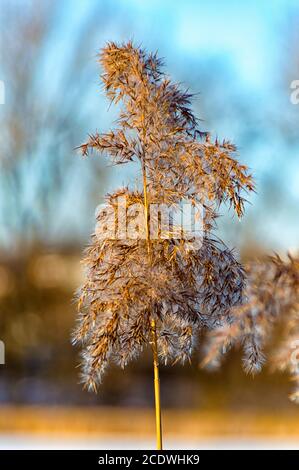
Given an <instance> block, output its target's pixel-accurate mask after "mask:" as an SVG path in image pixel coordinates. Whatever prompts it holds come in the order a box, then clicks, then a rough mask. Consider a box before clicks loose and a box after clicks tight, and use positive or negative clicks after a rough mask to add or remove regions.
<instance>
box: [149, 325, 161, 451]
mask: <svg viewBox="0 0 299 470" xmlns="http://www.w3.org/2000/svg"><path fill="white" fill-rule="evenodd" d="M151 330H152V350H153V363H154V390H155V409H156V437H157V450H162V449H163V445H162V419H161V401H160V378H159V358H158V348H157V331H156V322H155V320H154V319H152V320H151Z"/></svg>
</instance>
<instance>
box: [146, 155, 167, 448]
mask: <svg viewBox="0 0 299 470" xmlns="http://www.w3.org/2000/svg"><path fill="white" fill-rule="evenodd" d="M142 173H143V196H144V217H145V225H146V239H147V251H148V254H149V259H150V261H151V241H150V227H149V204H148V197H147V181H146V168H145V164H144V162H142ZM151 336H152V338H151V345H152V351H153V366H154V392H155V411H156V438H157V450H162V449H163V446H162V419H161V400H160V378H159V357H158V346H157V329H156V321H155V319H154V318H152V319H151Z"/></svg>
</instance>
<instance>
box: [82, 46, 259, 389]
mask: <svg viewBox="0 0 299 470" xmlns="http://www.w3.org/2000/svg"><path fill="white" fill-rule="evenodd" d="M99 61H100V63H101V66H102V68H103V74H102V81H103V84H104V89H105V91H106V94H107V96H108V98H109V99H110V100H111V101H113V102H115V103H117V102H118V101H122V106H123V107H122V110H121V113H120V117H119V120H118V127H117V129H115V130H112V131H110V132H107V133H104V134H99V133H95V134H93V135H90V136H89V139H88V141H87V142H86V143H85V144H83V145H81V147H80V149H81V152H82V154H83V155H84V156H87V155H88V154H89V153H90V152H91V151H93V150H96V151H98V152H100V153H108V154H109V155H110V157H111V158H112V160H113V161H114V163H116V164H123V163H128V162H131V161H135V162H139V164H140V167H141V169H142V173H143V189H142V190H136V191H131V190H130V189H129V188H122V189H120V190H118V191H116V192H115V193H113V194H110V195H108V196H107V198H106V203H107V204H106V207H105V208H103V209H102V210H101V211H100V212H99V213H98V216H97V218H98V223H100V224H102V225H103V224H106V223H107V220H108V219H107V217H108V212H110V210H111V209H115V207H116V205H117V202H118V198H119V197H124V196H125V197H126V204H127V212H130V208H132V206H133V205H134V204H140V205H141V207H142V211H143V212H144V215H145V214H146V212H147V210H148V204H149V205H151V204H156V203H157V204H168V205H172V204H174V205H175V204H177V205H179V204H181V203H182V201H187V202H189V203H191V204H193V205H197V204H199V205H202V206H203V207H204V219H203V232H202V243H201V246H200V247H197V248H196V249H192V250H191V249H190V243H189V240H187V239H186V237H184V234H183V236H181V237H180V238H177V237H175V236H174V233H173V232H171V231H170V233H168V235H169V236H168V237H163V236H159V237H158V238H156V239H152V238H151V239H150V240H148V239H143V238H142V237H136V239H130V240H127V239H119V238H117V237H116V238H115V237H112V236H108V237H107V236H106V237H105V238H101V237H98V236H97V235H96V234H94V235H93V236H92V239H91V244H90V246H89V247H88V248H87V250H86V252H85V258H84V265H85V268H86V282H85V284H84V285H83V286H82V288H81V290H80V292H79V294H78V307H79V315H78V325H77V328H76V331H75V332H74V336H73V338H74V342H75V343H77V342H79V343H80V344H81V345H82V347H83V350H84V353H83V356H82V368H83V380H84V382H85V383H86V384H87V387H88V388H89V389H90V390H95V389H96V387H97V385H98V384H99V383H100V381H101V377H102V374H103V372H104V370H105V368H106V366H107V364H108V363H109V361H115V362H116V363H117V364H119V365H121V366H122V367H124V366H125V365H126V364H127V363H128V361H130V360H131V359H133V358H135V357H137V356H138V355H139V354H140V352H141V351H142V350H143V348H144V347H145V346H148V344H149V342H150V335H151V319H153V318H154V319H155V321H156V328H157V337H158V347H159V355H160V357H161V358H162V359H163V360H164V361H165V362H166V361H167V360H169V361H171V362H176V361H178V360H180V361H182V362H184V361H186V360H188V359H189V358H190V356H191V354H192V351H193V349H194V346H195V344H196V342H197V338H198V336H199V334H200V332H202V331H206V330H211V329H213V328H215V327H216V326H219V325H220V324H222V323H223V322H224V319H225V318H230V315H231V314H230V310H231V308H233V307H234V306H236V305H238V304H239V303H240V302H241V301H242V296H243V288H244V272H243V269H242V266H241V265H240V264H239V263H238V261H237V260H236V258H235V256H234V254H233V253H232V252H231V251H230V250H229V249H228V248H227V247H226V246H225V245H224V244H223V243H222V242H221V241H216V239H215V238H214V237H213V235H212V233H211V231H212V229H213V228H214V225H215V224H214V221H215V219H216V218H217V216H218V213H217V208H218V206H219V204H221V203H222V202H229V204H230V205H231V206H232V207H233V208H234V210H235V212H236V213H237V215H238V216H241V215H242V214H243V211H244V201H245V199H244V196H243V193H244V192H246V191H247V192H248V191H252V190H253V189H254V187H253V182H252V177H251V175H249V174H248V171H247V168H246V167H245V166H244V165H241V164H240V163H239V162H238V161H237V160H236V148H235V146H234V145H233V144H231V143H229V142H227V141H223V142H222V143H220V142H218V141H217V140H215V141H212V140H211V138H210V136H209V134H208V133H203V132H201V131H200V130H199V129H198V120H197V119H196V117H195V116H194V114H193V112H192V110H191V106H190V105H191V100H192V95H191V94H190V93H189V92H188V91H184V90H182V89H181V87H180V85H178V84H175V83H172V82H171V81H170V79H169V78H168V77H167V76H166V74H165V73H164V71H163V70H162V61H161V60H160V59H159V58H158V57H157V55H156V54H148V53H147V52H146V51H145V50H143V49H140V48H136V47H134V45H133V44H132V43H131V42H129V43H126V44H123V45H117V44H115V43H108V44H107V46H106V47H105V48H104V49H103V50H102V51H101V53H100V56H99ZM129 216H130V221H131V222H133V223H136V218H137V214H134V213H130V214H129ZM122 217H123V216H119V215H117V216H116V217H115V219H114V222H115V224H116V227H117V228H118V227H119V225H120V224H121V223H122V222H123V221H122ZM149 221H150V217H148V218H147V219H146V218H145V217H144V219H143V223H141V225H142V226H141V227H140V228H141V231H144V228H146V229H147V225H148V223H149ZM144 225H146V227H144ZM174 228H175V229H176V226H175V225H173V226H172V230H174ZM160 235H161V233H160ZM149 250H150V255H149Z"/></svg>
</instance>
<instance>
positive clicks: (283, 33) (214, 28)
mask: <svg viewBox="0 0 299 470" xmlns="http://www.w3.org/2000/svg"><path fill="white" fill-rule="evenodd" d="M91 12H94V18H93V19H94V20H96V21H98V24H99V27H98V34H97V35H96V37H95V39H94V40H93V41H91V44H90V47H89V53H88V55H87V56H86V68H87V69H89V80H90V81H89V82H87V83H86V85H85V86H86V87H88V93H87V99H86V101H85V103H84V106H85V108H86V110H87V111H88V113H87V114H88V119H87V120H85V122H84V126H82V136H83V135H85V134H86V132H87V131H90V132H92V131H93V130H95V129H98V130H101V129H102V130H106V129H107V127H109V126H110V125H111V121H112V120H113V118H114V117H115V111H113V110H110V112H109V113H107V112H106V111H107V109H108V103H107V102H106V100H105V98H104V97H103V96H101V94H100V93H99V89H100V86H99V81H98V77H99V70H98V68H97V65H96V61H95V57H96V53H97V52H98V50H99V48H100V47H101V46H102V45H103V44H104V43H105V42H106V41H108V40H115V41H120V40H127V39H129V38H132V39H134V40H135V42H136V43H141V44H142V45H143V46H145V47H146V48H148V49H149V50H156V49H157V50H158V51H159V54H160V55H161V56H163V57H164V58H165V61H166V65H167V71H168V72H169V74H170V75H171V76H172V77H174V79H176V80H180V81H181V80H182V81H183V82H184V83H186V85H187V86H189V87H190V88H191V90H192V91H194V92H198V91H200V92H201V93H202V96H201V95H200V98H199V102H198V103H196V111H198V113H199V115H200V117H201V118H203V119H204V120H205V121H204V125H207V127H208V128H209V130H212V132H215V133H217V134H218V135H219V136H225V137H228V138H230V139H232V140H234V141H235V142H236V143H237V145H238V146H239V147H240V158H241V159H242V160H243V161H245V162H246V163H247V164H248V165H249V166H250V167H251V168H252V171H253V172H254V174H255V176H256V180H257V186H258V194H257V195H256V196H254V197H253V198H252V199H251V202H252V207H250V209H249V213H248V216H247V219H245V221H244V223H242V226H240V224H239V223H238V222H236V221H232V222H231V223H232V227H233V228H232V231H233V241H234V242H235V243H236V244H238V243H241V238H242V237H243V239H244V237H245V238H246V233H247V232H248V233H249V232H252V233H253V236H254V237H255V238H257V239H258V240H259V241H260V242H261V243H266V244H267V245H268V246H270V247H273V248H274V249H288V248H292V249H293V248H294V247H297V246H298V245H299V220H298V216H297V215H298V214H297V212H298V211H297V207H298V204H299V163H298V153H299V152H298V149H299V139H297V136H296V123H298V113H299V110H298V109H299V106H298V107H297V108H296V106H295V107H294V105H291V104H290V102H289V93H290V90H289V82H288V80H290V78H293V79H296V78H297V79H298V78H299V70H296V68H294V70H293V72H291V75H290V77H288V76H287V73H288V70H287V69H288V63H289V62H290V63H291V62H292V61H293V59H294V58H293V57H292V53H293V52H292V48H291V47H290V37H291V33H292V28H294V30H295V29H296V24H299V6H298V2H297V1H295V0H251V1H249V0H247V1H243V2H240V1H233V0H226V1H223V0H210V1H208V0H205V1H201V0H184V1H182V0H163V1H161V0H159V1H158V0H90V1H88V2H87V1H84V0H61V1H60V2H59V10H58V12H57V21H56V27H55V29H53V31H52V34H51V36H50V37H49V44H48V52H47V57H46V60H45V63H44V67H43V70H41V72H40V76H39V80H40V86H41V87H42V86H43V87H44V88H45V89H46V90H47V93H48V94H49V96H50V95H51V90H55V88H56V87H59V86H61V83H60V75H59V70H61V67H67V64H68V60H69V59H70V56H69V54H70V51H71V50H72V45H73V43H74V41H75V40H76V34H77V31H78V30H79V28H80V25H81V24H82V23H84V22H85V21H87V20H88V18H89V15H90V13H91ZM296 19H297V20H296ZM297 38H298V36H297ZM294 50H295V47H294ZM298 52H299V45H298ZM294 64H295V59H294ZM292 73H293V74H294V76H292ZM296 74H297V76H296ZM75 83H76V82H75V78H74V84H75ZM59 105H63V103H62V104H59ZM84 127H85V128H84ZM260 128H262V132H261V131H260V130H259V129H260ZM281 128H286V131H287V132H286V133H283V132H282V131H281ZM290 129H291V130H290ZM288 132H291V133H292V136H293V141H292V143H290V142H289V141H288V139H287V138H286V135H287V134H288ZM45 135H46V131H45ZM80 138H81V136H80ZM78 139H79V136H78ZM79 143H80V142H79ZM92 164H93V163H92V160H90V161H87V162H84V164H82V163H80V164H78V174H77V176H76V175H74V180H73V181H75V183H74V185H72V186H74V187H73V188H71V187H70V190H69V192H68V195H67V197H65V199H64V200H65V204H64V206H62V207H61V218H64V217H65V216H66V215H67V213H68V205H69V204H70V202H71V201H72V203H73V204H75V205H76V206H78V207H79V206H80V204H82V200H83V199H84V198H83V197H82V195H84V190H85V188H84V179H83V181H82V176H81V175H82V168H83V166H84V165H92ZM127 177H130V170H128V171H127V170H125V169H124V170H122V171H119V170H118V171H117V172H116V173H115V175H113V173H112V172H111V173H110V177H109V180H108V181H107V182H106V184H103V185H102V186H101V187H99V198H100V196H101V194H102V193H103V192H105V191H106V190H108V189H111V188H112V187H114V186H115V185H117V184H120V183H125V180H126V178H127ZM86 184H88V181H87V183H86ZM30 186H31V184H29V187H30ZM272 196H273V197H272ZM273 201H274V202H273ZM89 210H90V212H89V219H91V214H93V210H91V209H90V208H89V209H88V211H89ZM82 211H83V212H84V211H86V206H82ZM82 211H81V213H82ZM78 212H79V213H80V211H78ZM229 221H230V219H229ZM72 223H73V225H72V227H73V230H76V229H78V230H79V227H81V225H82V218H80V217H79V216H78V215H77V219H76V220H75V219H74V220H73V221H72ZM58 231H59V228H58ZM229 235H230V236H231V235H232V233H229Z"/></svg>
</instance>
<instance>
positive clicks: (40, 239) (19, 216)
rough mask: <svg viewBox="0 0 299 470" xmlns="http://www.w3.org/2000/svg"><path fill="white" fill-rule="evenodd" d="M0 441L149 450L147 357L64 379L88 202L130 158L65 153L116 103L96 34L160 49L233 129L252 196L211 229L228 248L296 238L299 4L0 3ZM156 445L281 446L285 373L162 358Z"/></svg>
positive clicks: (204, 108)
mask: <svg viewBox="0 0 299 470" xmlns="http://www.w3.org/2000/svg"><path fill="white" fill-rule="evenodd" d="M0 7H1V8H0V31H1V33H0V35H1V36H0V39H1V43H0V51H1V60H0V80H2V81H3V83H4V85H5V103H4V104H1V105H0V125H1V133H0V339H1V340H2V341H4V343H5V348H6V351H5V352H6V358H5V359H6V364H5V365H0V447H2V448H3V447H12V448H13V447H33V448H37V447H51V446H52V447H58V446H59V447H69V448H70V447H95V448H105V447H106V448H113V447H114V448H117V447H118V448H124V447H125V446H127V447H131V448H137V447H138V446H139V447H146V446H149V447H154V415H153V411H152V407H153V390H152V369H151V360H150V356H147V355H145V356H144V357H143V358H142V359H141V360H139V361H138V362H136V363H134V364H132V365H131V366H130V367H128V368H127V369H126V370H125V371H122V370H120V369H113V368H112V369H110V371H109V372H108V373H107V375H106V378H105V381H104V384H103V386H102V388H101V390H100V393H99V394H98V395H92V394H89V393H87V392H86V391H83V390H82V388H81V385H79V384H78V369H77V368H76V365H77V363H78V361H79V357H78V351H76V350H74V348H72V346H71V344H70V332H71V330H72V328H73V326H74V319H75V313H76V308H75V305H74V302H73V300H72V299H73V294H74V291H75V290H76V289H77V287H78V286H79V285H80V282H81V280H82V272H81V267H80V257H81V253H82V250H83V248H84V246H85V245H86V244H87V243H88V239H89V234H90V233H91V231H92V229H93V226H94V223H95V216H94V211H95V208H96V206H97V205H98V204H99V203H100V202H103V195H104V194H105V193H106V192H107V191H109V190H110V189H111V188H113V187H115V186H117V185H119V184H122V183H125V182H127V181H128V180H130V179H132V178H133V175H132V173H131V169H130V168H128V169H127V168H124V169H122V168H121V169H120V168H119V167H118V168H117V169H115V168H111V167H109V166H107V160H106V161H105V158H102V157H98V156H95V157H92V158H90V159H87V160H83V159H81V157H80V156H79V155H78V154H77V153H76V152H75V151H74V148H75V147H76V146H78V145H80V144H81V143H82V142H83V141H84V140H85V138H86V135H87V133H88V132H93V131H95V130H100V131H105V130H108V129H109V127H110V126H111V125H112V124H113V120H114V119H115V117H116V111H117V110H115V109H113V108H109V106H108V105H109V103H108V102H107V100H106V98H105V97H104V96H103V93H102V91H101V86H100V82H99V73H100V70H99V67H98V64H97V53H98V51H99V49H100V48H101V47H102V46H103V45H104V44H105V42H106V41H108V40H113V41H121V40H128V39H133V40H134V41H135V42H136V44H142V45H143V46H144V47H146V48H147V49H148V50H152V51H155V50H158V52H159V55H160V56H162V57H164V59H165V62H166V69H167V71H168V73H169V74H170V75H171V76H172V78H173V79H175V80H176V81H180V82H183V83H184V84H185V85H186V87H189V88H190V90H192V91H193V92H195V93H197V92H199V94H198V95H197V97H196V99H195V102H194V106H195V110H196V113H197V115H198V116H199V117H200V118H201V119H202V129H203V130H209V131H211V132H212V133H213V134H214V135H217V136H218V137H219V138H220V139H222V138H226V139H231V140H233V141H234V142H235V143H236V144H237V146H238V149H239V154H240V159H241V160H242V162H245V163H246V164H247V165H248V166H249V167H250V168H251V170H252V172H253V173H254V175H255V179H256V184H257V194H256V195H254V196H253V197H251V198H250V201H249V205H248V207H247V214H246V216H245V218H244V219H243V220H242V221H241V222H239V221H238V220H236V218H235V217H233V216H232V214H231V213H226V211H225V209H224V208H223V209H222V212H223V217H222V220H221V221H219V235H220V236H221V237H222V238H223V239H224V240H225V241H226V243H227V244H228V245H229V246H235V247H236V248H237V250H238V251H239V252H240V254H241V257H242V259H243V260H247V259H251V258H253V257H256V256H259V255H261V254H263V253H271V252H273V251H276V252H278V253H285V252H287V251H290V252H291V253H294V252H296V250H297V248H298V245H299V217H298V204H299V161H298V157H299V133H298V118H299V105H295V104H292V103H291V100H290V96H291V92H292V90H291V82H292V81H293V80H298V79H299V33H298V31H299V5H298V2H297V1H296V0H293V1H292V0H271V1H270V0H268V1H267V0H266V1H264V2H260V1H258V0H252V1H250V2H249V1H246V2H237V1H232V0H227V1H226V2H223V1H220V0H209V1H204V0H203V1H201V0H200V1H198V0H185V1H184V2H182V1H179V0H164V1H163V2H161V1H157V0H144V1H141V0H109V1H108V0H89V1H88V2H87V1H84V0H10V1H9V0H0ZM161 382H162V405H163V408H164V410H165V411H164V418H165V440H166V447H168V448H169V447H171V446H172V447H181V448H186V447H191V448H192V446H193V448H199V447H209V448H220V447H226V446H233V447H246V446H247V447H250V446H251V447H263V446H272V447H275V446H278V447H282V446H294V447H296V442H297V445H298V448H299V444H298V442H299V441H298V438H299V408H298V407H296V405H294V404H292V403H291V402H289V400H288V392H289V391H290V388H291V384H290V382H289V379H288V377H287V376H283V375H279V374H272V373H270V371H269V370H268V369H267V368H265V370H264V372H263V373H262V374H260V375H259V376H258V377H256V378H255V379H252V378H251V377H248V376H245V375H244V373H243V372H242V369H241V361H240V357H239V354H238V352H235V353H233V354H231V355H230V356H229V357H228V360H226V362H225V364H224V367H223V368H222V369H221V371H219V372H216V373H215V372H214V373H208V372H203V371H201V370H199V367H198V360H197V358H194V361H193V363H192V365H190V366H189V365H187V366H185V367H184V368H183V367H179V366H174V367H167V368H165V367H162V370H161Z"/></svg>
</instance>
